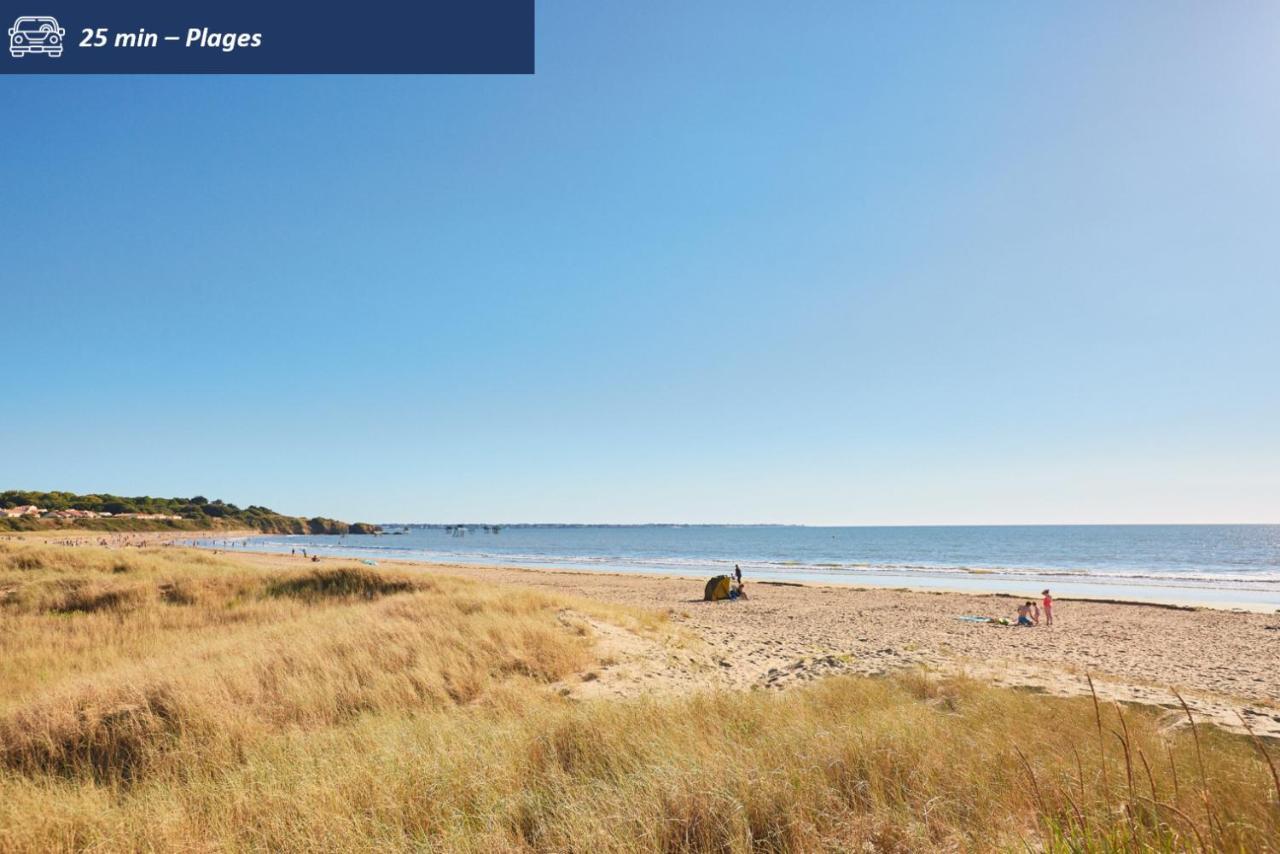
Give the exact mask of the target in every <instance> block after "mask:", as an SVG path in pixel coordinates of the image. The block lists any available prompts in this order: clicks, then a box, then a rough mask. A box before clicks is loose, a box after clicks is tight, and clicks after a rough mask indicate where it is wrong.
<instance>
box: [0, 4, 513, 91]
mask: <svg viewBox="0 0 1280 854" xmlns="http://www.w3.org/2000/svg"><path fill="white" fill-rule="evenodd" d="M533 2H534V0H416V2H414V0H401V2H385V0H383V2H379V0H373V2H363V3H359V4H356V5H355V6H351V7H347V8H346V9H345V10H344V9H343V7H341V6H333V5H327V4H316V3H296V2H294V3H290V2H272V0H255V2H250V1H249V0H202V2H181V0H179V2H174V0H168V2H160V0H120V2H102V0H96V2H94V0H90V2H86V0H0V28H2V29H0V34H3V36H4V38H5V48H6V49H5V52H4V54H3V55H2V56H0V73H5V74H532V73H533Z"/></svg>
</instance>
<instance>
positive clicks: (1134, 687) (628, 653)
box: [237, 550, 1280, 737]
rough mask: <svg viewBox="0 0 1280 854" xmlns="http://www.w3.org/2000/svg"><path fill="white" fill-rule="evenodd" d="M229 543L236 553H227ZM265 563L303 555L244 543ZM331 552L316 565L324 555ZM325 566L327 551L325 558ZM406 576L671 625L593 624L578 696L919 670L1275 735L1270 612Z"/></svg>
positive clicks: (435, 568) (642, 579)
mask: <svg viewBox="0 0 1280 854" xmlns="http://www.w3.org/2000/svg"><path fill="white" fill-rule="evenodd" d="M237 551H238V550H237ZM239 556H240V557H242V558H245V559H248V560H251V561H254V562H257V563H260V564H262V565H264V566H281V565H294V566H297V565H301V564H303V563H304V561H303V559H302V558H300V557H299V558H291V557H289V556H281V555H268V554H258V553H243V552H241V553H240V554H239ZM328 562H330V561H324V563H328ZM334 562H336V561H334ZM382 565H383V566H388V567H389V566H395V567H397V568H399V569H406V570H411V571H414V572H423V573H436V574H445V575H452V576H461V577H466V578H472V579H478V580H482V581H487V582H490V583H497V584H504V585H520V586H524V587H533V588H540V589H546V590H553V591H556V592H559V593H565V594H571V595H574V596H582V597H586V598H589V599H595V600H600V601H604V602H610V603H616V604H622V605H629V606H634V607H640V608H645V609H652V610H656V611H660V612H662V613H665V614H667V615H668V617H669V619H670V621H671V624H672V626H673V627H674V628H675V629H676V631H675V632H674V633H672V636H671V637H670V638H666V639H663V640H655V639H653V638H647V637H641V636H639V635H633V634H630V633H627V632H623V631H620V630H618V629H616V628H615V627H612V626H607V625H600V624H594V623H593V625H594V626H595V628H596V630H597V632H598V634H599V635H600V643H601V644H602V645H603V646H604V648H605V650H606V651H607V652H608V658H607V660H608V661H610V662H611V663H610V664H608V666H605V667H602V668H599V669H598V670H594V671H592V672H590V673H584V674H580V676H579V678H577V679H574V680H568V681H566V682H565V684H564V685H562V686H560V689H561V691H562V693H565V694H566V695H569V696H577V697H583V698H588V697H601V696H606V697H607V696H635V695H639V694H670V693H680V692H690V691H697V690H706V689H715V688H724V689H741V690H749V689H764V690H783V689H785V688H787V687H789V686H792V685H796V684H800V683H803V682H807V681H810V680H813V679H818V678H822V677H825V676H831V675H835V674H840V673H851V674H867V675H874V674H881V673H885V672H888V671H890V670H894V669H900V668H910V667H925V668H928V669H931V670H934V671H937V672H940V673H947V674H950V673H963V674H967V675H970V676H972V677H974V678H978V679H983V680H989V681H991V682H994V683H996V684H999V685H1005V686H1011V687H1017V688H1022V689H1028V690H1035V691H1044V692H1048V693H1053V694H1059V695H1079V694H1087V693H1088V691H1089V686H1088V682H1087V680H1086V676H1091V677H1092V678H1093V680H1094V683H1095V685H1096V688H1097V692H1098V694H1099V696H1100V697H1102V698H1104V699H1110V700H1116V701H1120V702H1133V703H1143V704H1148V705H1157V706H1163V707H1166V708H1168V709H1169V712H1170V719H1171V723H1172V722H1173V721H1174V719H1176V718H1177V717H1178V716H1180V715H1181V714H1182V713H1181V710H1180V706H1179V704H1178V699H1177V697H1176V696H1175V695H1174V693H1173V692H1174V691H1177V692H1179V693H1181V694H1182V695H1183V697H1184V698H1185V699H1186V700H1187V702H1188V704H1189V705H1190V706H1191V708H1192V709H1193V710H1194V711H1195V713H1196V714H1197V715H1198V716H1201V717H1203V718H1204V719H1206V720H1212V721H1213V722H1215V723H1218V724H1220V725H1222V726H1225V727H1228V728H1231V729H1237V730H1238V729H1241V724H1240V715H1243V716H1244V718H1245V720H1247V721H1248V723H1249V725H1250V727H1252V728H1253V730H1254V731H1255V732H1257V733H1259V734H1265V735H1270V736H1275V737H1280V670H1278V669H1277V668H1276V666H1275V663H1276V662H1277V661H1280V614H1261V613H1245V612H1236V611H1227V610H1216V609H1209V608H1202V609H1182V608H1169V607H1163V606H1155V605H1147V604H1129V603H1113V602H1091V601H1078V600H1058V602H1057V604H1056V606H1055V614H1054V616H1055V625H1054V626H1053V627H1048V626H1038V627H1035V628H1030V629H1026V628H1013V627H999V626H991V625H981V624H974V623H968V622H964V621H961V620H959V619H957V618H958V617H961V616H967V615H978V616H1006V617H1011V616H1012V615H1013V612H1014V609H1015V607H1016V605H1017V600H1015V599H1013V598H1011V597H1008V596H999V595H973V594H958V593H935V592H919V591H909V590H892V589H891V590H886V589H861V588H853V587H818V586H807V585H790V584H776V583H768V582H759V583H749V584H748V585H747V589H748V592H749V595H750V598H749V599H748V600H746V601H732V602H729V601H725V602H714V603H713V602H704V601H702V582H701V580H699V579H693V578H674V577H669V576H645V575H632V574H627V575H622V574H609V573H596V572H570V571H549V570H531V569H520V568H507V567H479V566H472V565H458V564H429V563H416V562H407V561H383V562H382Z"/></svg>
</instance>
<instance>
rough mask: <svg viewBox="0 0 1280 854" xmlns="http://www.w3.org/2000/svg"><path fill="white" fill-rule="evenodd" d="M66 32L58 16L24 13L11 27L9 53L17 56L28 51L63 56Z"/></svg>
mask: <svg viewBox="0 0 1280 854" xmlns="http://www.w3.org/2000/svg"><path fill="white" fill-rule="evenodd" d="M66 34H67V31H66V30H64V29H62V27H60V26H58V19H57V18H50V17H49V16H48V15H23V16H22V17H21V18H19V19H18V20H16V21H14V22H13V26H12V27H10V28H9V53H10V54H11V55H13V56H15V57H18V56H24V55H25V54H28V53H44V54H48V55H49V56H53V57H58V56H62V37H63V36H65V35H66Z"/></svg>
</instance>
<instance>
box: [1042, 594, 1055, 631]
mask: <svg viewBox="0 0 1280 854" xmlns="http://www.w3.org/2000/svg"><path fill="white" fill-rule="evenodd" d="M1042 595H1043V596H1044V601H1043V602H1041V603H1040V604H1041V605H1043V606H1044V624H1045V625H1046V626H1052V625H1053V597H1052V596H1050V595H1049V591H1048V590H1046V591H1044V593H1043V594H1042Z"/></svg>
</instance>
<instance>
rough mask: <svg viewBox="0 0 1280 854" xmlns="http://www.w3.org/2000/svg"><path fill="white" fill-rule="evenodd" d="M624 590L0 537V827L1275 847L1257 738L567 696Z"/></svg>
mask: <svg viewBox="0 0 1280 854" xmlns="http://www.w3.org/2000/svg"><path fill="white" fill-rule="evenodd" d="M586 617H590V618H591V619H594V620H604V621H609V622H614V623H617V624H620V625H623V626H626V627H628V628H630V629H632V630H636V631H642V632H663V631H665V630H666V629H665V628H664V626H663V625H662V622H661V620H660V619H659V618H656V617H654V616H652V615H648V614H644V613H640V612H635V611H631V610H627V609H621V608H612V607H610V606H606V605H601V604H599V603H592V602H586V601H579V600H572V599H566V598H563V597H553V596H549V595H545V594H542V593H539V592H535V591H528V590H522V589H519V588H512V587H503V588H493V587H489V586H486V585H481V584H478V583H475V582H470V581H465V580H461V579H451V578H445V577H438V576H434V575H431V576H427V575H410V574H398V573H395V572H386V571H382V570H380V569H373V568H369V567H366V566H363V565H360V564H354V563H346V562H330V563H325V564H320V565H319V566H318V567H310V566H308V567H306V568H299V569H296V570H278V571H276V570H271V571H263V570H261V569H256V568H252V567H249V566H246V565H244V564H241V563H238V562H237V561H236V559H235V558H233V557H230V556H213V555H210V554H207V553H200V552H191V551H185V550H180V549H155V550H137V551H134V550H130V551H129V552H128V553H124V552H110V551H106V550H97V549H87V548H80V549H64V548H54V547H44V546H38V545H35V544H30V543H17V544H15V543H11V542H0V850H4V851H56V850H85V849H90V850H181V851H191V850H195V851H251V850H252V851H260V850H281V851H375V850H376V851H387V850H393V851H395V850H400V851H405V850H415V851H417V850H423V851H434V850H438V851H475V852H489V851H593V852H613V851H619V852H641V851H645V852H648V851H685V850H691V851H724V852H736V851H867V852H871V851H895V852H896V851H902V852H906V851H931V850H943V851H945V850H956V851H986V850H1024V851H1025V850H1028V849H1030V850H1049V851H1063V852H1066V851H1201V850H1214V851H1218V850H1220V851H1249V852H1254V851H1257V852H1267V851H1280V842H1278V841H1277V840H1280V801H1278V800H1277V798H1280V781H1277V780H1276V779H1275V778H1274V777H1273V774H1274V769H1273V767H1272V766H1271V765H1269V763H1268V757H1267V750H1268V749H1270V750H1271V751H1272V757H1271V758H1272V759H1274V758H1275V756H1274V754H1275V753H1276V751H1275V748H1274V747H1270V748H1269V747H1268V746H1266V745H1261V744H1257V743H1254V742H1253V741H1251V740H1249V739H1247V738H1241V737H1239V736H1234V735H1231V734H1228V733H1224V732H1220V731H1217V730H1213V729H1210V728H1206V727H1196V728H1195V729H1192V728H1191V727H1187V726H1182V727H1179V728H1171V727H1170V726H1169V721H1168V720H1166V719H1163V718H1162V717H1161V716H1159V715H1157V714H1155V713H1154V712H1153V711H1151V710H1144V709H1136V708H1125V709H1121V708H1119V707H1116V706H1111V705H1106V704H1101V705H1095V704H1094V703H1093V702H1091V701H1090V700H1089V699H1084V700H1080V699H1061V698H1054V697H1046V696H1039V695H1034V694H1030V693H1026V692H1016V691H1009V690H1003V689H996V688H992V687H989V686H986V685H982V684H978V683H975V682H970V681H966V680H940V679H936V678H932V677H930V676H928V675H926V674H907V675H902V676H898V677H894V678H884V679H857V678H837V679H830V680H825V681H822V682H820V683H816V684H813V685H810V686H808V687H805V688H802V689H797V690H792V691H788V692H785V693H772V692H745V693H707V694H702V695H695V696H689V697H683V698H674V699H671V698H668V699H644V698H641V699H635V700H628V701H592V702H582V703H578V702H571V701H569V700H566V699H564V698H562V697H560V696H559V695H558V694H557V692H556V691H555V690H554V685H555V684H556V683H557V682H559V681H560V680H564V679H572V678H574V677H575V675H576V674H580V673H582V672H585V671H586V670H588V669H589V668H591V667H593V666H595V665H597V664H598V662H597V660H596V653H595V651H594V649H593V642H592V632H591V629H590V627H589V626H588V625H587V623H586V621H585V618H586Z"/></svg>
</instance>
